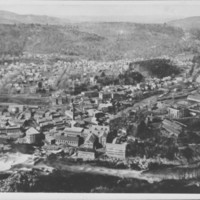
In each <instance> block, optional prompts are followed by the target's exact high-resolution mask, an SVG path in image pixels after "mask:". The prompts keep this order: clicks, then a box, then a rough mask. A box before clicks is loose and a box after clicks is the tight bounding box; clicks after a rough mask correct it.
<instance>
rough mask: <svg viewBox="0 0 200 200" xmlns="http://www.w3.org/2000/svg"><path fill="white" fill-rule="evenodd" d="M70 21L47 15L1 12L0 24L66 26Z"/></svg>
mask: <svg viewBox="0 0 200 200" xmlns="http://www.w3.org/2000/svg"><path fill="white" fill-rule="evenodd" d="M66 23H69V20H67V19H62V18H56V17H50V16H46V15H20V14H16V13H13V12H8V11H3V10H0V24H49V25H65V24H66Z"/></svg>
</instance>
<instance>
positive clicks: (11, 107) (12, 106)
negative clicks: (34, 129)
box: [8, 104, 24, 112]
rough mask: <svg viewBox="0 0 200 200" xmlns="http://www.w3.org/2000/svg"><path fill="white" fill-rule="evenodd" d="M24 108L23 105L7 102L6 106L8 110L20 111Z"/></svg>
mask: <svg viewBox="0 0 200 200" xmlns="http://www.w3.org/2000/svg"><path fill="white" fill-rule="evenodd" d="M23 110H24V106H23V105H18V104H9V106H8V111H9V112H22V111H23Z"/></svg>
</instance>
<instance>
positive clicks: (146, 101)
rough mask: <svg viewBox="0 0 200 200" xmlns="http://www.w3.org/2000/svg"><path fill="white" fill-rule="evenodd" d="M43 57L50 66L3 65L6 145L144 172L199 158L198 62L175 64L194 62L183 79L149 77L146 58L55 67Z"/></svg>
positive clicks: (1, 110) (1, 125)
mask: <svg viewBox="0 0 200 200" xmlns="http://www.w3.org/2000/svg"><path fill="white" fill-rule="evenodd" d="M23 56H24V57H27V55H23ZM36 57H37V58H40V59H43V60H44V62H43V63H39V64H37V63H34V62H32V63H25V62H22V61H13V62H10V63H8V62H6V61H4V62H2V64H1V68H0V72H1V82H0V89H1V95H0V119H1V120H0V138H1V141H2V144H5V141H7V142H8V143H9V142H11V143H15V144H19V145H20V144H21V145H23V144H27V145H30V146H35V147H37V148H39V149H40V151H43V152H45V154H46V155H51V154H52V153H53V152H54V153H55V152H59V153H60V152H62V153H63V154H64V155H67V157H68V158H70V159H72V160H74V162H76V161H77V160H83V162H87V163H94V162H96V163H97V165H105V166H111V165H108V163H112V164H113V165H112V166H114V167H122V168H131V169H137V170H140V169H149V168H151V167H153V166H156V164H157V165H179V164H187V163H190V162H194V161H195V160H198V157H199V155H198V152H199V151H200V146H199V141H200V127H199V122H200V92H199V89H198V88H199V85H200V81H199V78H198V73H197V72H196V71H195V69H193V71H192V72H191V69H192V65H193V63H192V59H191V58H188V59H187V58H185V57H184V59H187V61H185V60H184V61H181V59H180V58H179V60H178V59H177V60H174V63H175V64H176V65H177V66H181V67H182V68H183V66H182V65H183V63H184V64H185V63H186V64H185V70H182V71H181V72H180V73H179V74H177V75H168V76H164V77H156V76H152V77H151V76H148V77H145V76H144V74H142V73H140V71H138V63H139V62H144V59H137V60H134V61H130V60H119V61H115V62H97V61H87V60H79V61H75V62H66V61H62V60H60V61H57V62H54V63H53V64H52V63H51V62H48V58H47V57H45V55H37V56H36ZM159 59H160V60H162V59H163V60H165V59H166V58H165V57H162V58H159ZM159 59H158V60H159ZM134 63H135V64H134ZM193 68H194V67H193ZM129 74H131V75H130V76H128V75H129ZM127 77H128V78H127ZM1 147H2V150H3V149H4V145H1ZM105 163H107V164H105Z"/></svg>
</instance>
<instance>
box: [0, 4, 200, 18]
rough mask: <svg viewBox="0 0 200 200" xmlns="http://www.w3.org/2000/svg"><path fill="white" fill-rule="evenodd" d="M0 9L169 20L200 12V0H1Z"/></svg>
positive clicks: (73, 15) (65, 14)
mask: <svg viewBox="0 0 200 200" xmlns="http://www.w3.org/2000/svg"><path fill="white" fill-rule="evenodd" d="M0 10H6V11H11V12H15V13H18V14H34V15H49V16H56V17H64V18H66V17H80V16H85V17H91V18H92V17H93V18H98V17H102V18H104V19H105V18H108V19H118V20H120V19H121V20H122V21H123V20H128V21H131V20H134V17H136V16H137V18H140V19H144V18H145V19H146V20H157V21H159V20H160V21H165V20H166V19H179V18H184V17H189V16H200V1H197V0H196V1H192V0H190V1H189V0H188V1H175V0H174V1H84V0H83V1H65V0H56V1H55V0H51V1H49V0H36V1H34V0H0Z"/></svg>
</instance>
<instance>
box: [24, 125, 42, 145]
mask: <svg viewBox="0 0 200 200" xmlns="http://www.w3.org/2000/svg"><path fill="white" fill-rule="evenodd" d="M26 141H27V143H28V144H38V143H40V141H41V135H40V132H39V131H38V130H37V129H35V128H33V127H31V128H29V129H28V130H27V131H26Z"/></svg>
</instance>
